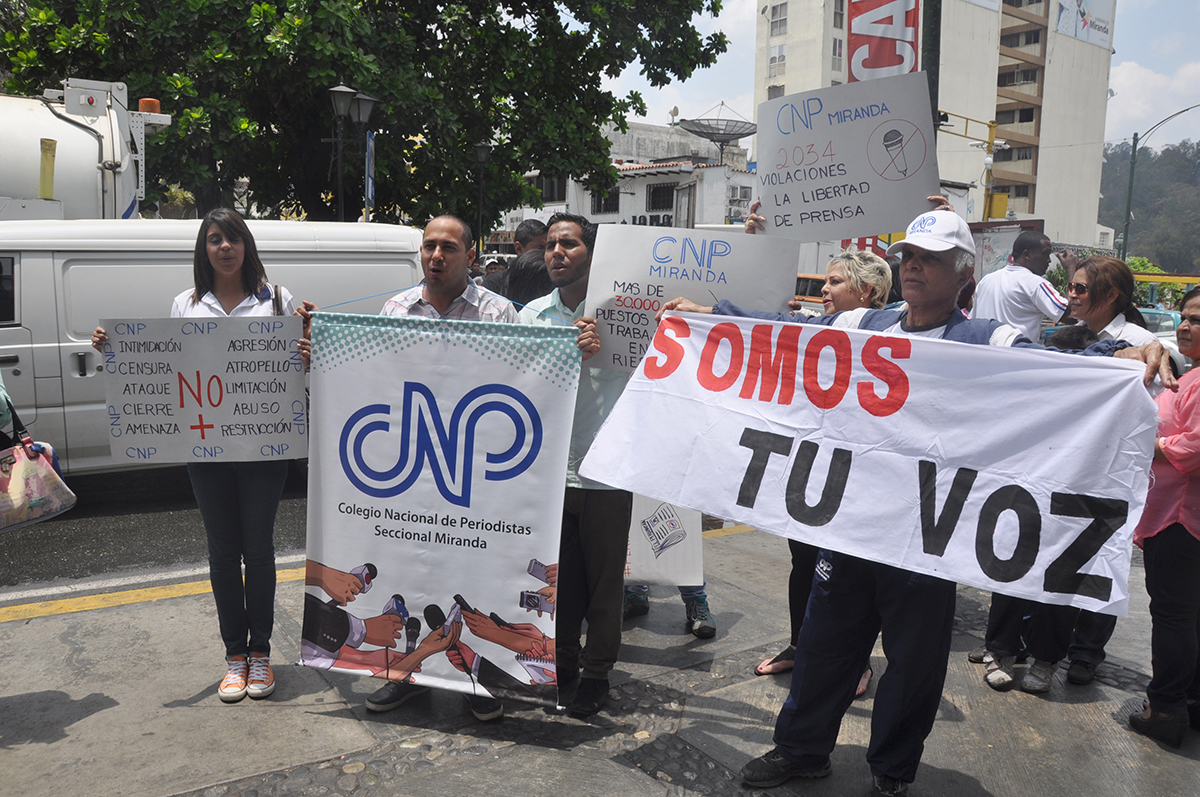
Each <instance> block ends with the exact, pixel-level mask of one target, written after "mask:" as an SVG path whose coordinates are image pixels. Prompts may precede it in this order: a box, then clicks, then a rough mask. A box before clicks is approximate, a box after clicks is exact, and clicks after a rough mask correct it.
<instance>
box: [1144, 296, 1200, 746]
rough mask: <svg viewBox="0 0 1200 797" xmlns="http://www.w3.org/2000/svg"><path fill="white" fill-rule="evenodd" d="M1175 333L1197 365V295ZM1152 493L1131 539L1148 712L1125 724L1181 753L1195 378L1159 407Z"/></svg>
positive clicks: (1196, 496)
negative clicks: (1144, 597)
mask: <svg viewBox="0 0 1200 797" xmlns="http://www.w3.org/2000/svg"><path fill="white" fill-rule="evenodd" d="M1180 314H1181V315H1182V318H1181V320H1180V323H1179V327H1178V328H1177V329H1176V330H1175V340H1176V342H1177V343H1178V344H1179V351H1180V352H1182V353H1183V355H1184V356H1186V357H1191V358H1193V359H1196V358H1198V357H1200V288H1193V289H1192V290H1190V291H1188V293H1187V295H1185V296H1184V297H1183V303H1182V306H1181V310H1180ZM1157 401H1158V438H1157V439H1156V440H1155V442H1154V461H1153V464H1152V465H1151V475H1152V478H1151V481H1150V493H1149V494H1148V495H1147V496H1146V508H1145V510H1143V512H1142V519H1141V521H1140V522H1139V523H1138V525H1137V528H1136V529H1134V532H1133V541H1134V543H1135V544H1136V545H1138V546H1139V547H1140V548H1141V549H1142V551H1143V552H1144V554H1145V562H1146V592H1147V593H1148V594H1149V595H1150V622H1151V630H1150V654H1151V655H1150V658H1151V666H1152V670H1153V674H1152V677H1151V679H1150V685H1149V686H1148V687H1146V697H1147V705H1146V707H1145V710H1144V711H1142V712H1141V713H1139V714H1132V715H1130V717H1129V724H1130V725H1131V726H1132V727H1133V729H1134V730H1135V731H1137V732H1138V733H1141V734H1144V735H1146V736H1149V737H1150V738H1151V739H1157V740H1158V741H1160V742H1163V743H1165V744H1168V745H1170V746H1171V747H1176V748H1178V747H1179V746H1180V745H1181V744H1183V738H1184V735H1185V734H1186V733H1187V729H1188V726H1189V725H1190V726H1191V727H1192V729H1193V730H1197V731H1200V641H1198V640H1200V373H1198V372H1197V371H1195V370H1193V371H1189V372H1188V373H1186V374H1184V376H1183V378H1182V379H1180V380H1179V392H1178V393H1171V392H1168V391H1164V392H1163V393H1162V394H1161V395H1159V397H1158V399H1157Z"/></svg>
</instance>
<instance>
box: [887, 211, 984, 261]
mask: <svg viewBox="0 0 1200 797" xmlns="http://www.w3.org/2000/svg"><path fill="white" fill-rule="evenodd" d="M905 244H912V245H913V246H919V247H921V248H922V249H926V250H928V251H930V252H945V251H946V250H947V249H962V250H963V251H965V252H970V253H971V255H972V256H974V255H975V238H974V237H973V236H972V235H971V228H970V227H968V226H967V223H966V222H965V221H963V218H962V217H961V216H959V215H958V214H957V213H955V212H954V211H952V210H934V211H931V212H929V213H922V214H921V215H920V216H917V217H916V218H915V219H913V220H912V223H911V224H909V225H908V230H907V231H905V233H904V240H902V241H896V243H894V244H892V245H891V246H889V247H888V250H887V253H888V254H889V255H894V254H896V253H897V252H899V251H900V250H901V249H903V248H904V245H905Z"/></svg>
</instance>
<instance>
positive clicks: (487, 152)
mask: <svg viewBox="0 0 1200 797" xmlns="http://www.w3.org/2000/svg"><path fill="white" fill-rule="evenodd" d="M491 154H492V145H491V143H490V142H488V141H480V142H479V143H478V144H476V145H475V161H476V162H477V163H478V164H479V232H478V233H477V234H478V235H479V248H478V249H477V250H476V251H477V252H478V253H480V254H482V253H483V167H484V166H485V165H486V164H487V162H488V158H489V157H491Z"/></svg>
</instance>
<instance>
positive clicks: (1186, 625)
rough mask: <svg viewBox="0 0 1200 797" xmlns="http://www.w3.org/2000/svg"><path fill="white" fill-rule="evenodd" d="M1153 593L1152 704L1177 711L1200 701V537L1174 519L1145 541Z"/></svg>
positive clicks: (1148, 583)
mask: <svg viewBox="0 0 1200 797" xmlns="http://www.w3.org/2000/svg"><path fill="white" fill-rule="evenodd" d="M1142 551H1143V552H1144V553H1145V555H1146V592H1148V593H1149V594H1150V622H1151V625H1150V656H1151V666H1152V667H1153V672H1154V674H1153V677H1151V679H1150V686H1148V687H1147V688H1146V696H1147V697H1149V698H1150V707H1151V708H1153V709H1154V710H1155V711H1161V712H1165V713H1168V714H1176V713H1179V712H1183V711H1186V710H1187V701H1188V700H1189V699H1191V700H1197V699H1200V540H1197V539H1196V538H1195V537H1193V536H1192V535H1191V534H1190V533H1189V532H1188V530H1187V529H1185V528H1184V527H1183V526H1181V525H1180V524H1178V523H1174V524H1172V525H1170V526H1168V527H1167V528H1165V529H1163V530H1162V531H1160V532H1159V533H1158V534H1155V535H1154V536H1153V537H1147V538H1146V539H1145V540H1144V541H1143V542H1142Z"/></svg>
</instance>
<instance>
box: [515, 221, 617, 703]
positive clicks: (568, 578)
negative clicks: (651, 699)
mask: <svg viewBox="0 0 1200 797" xmlns="http://www.w3.org/2000/svg"><path fill="white" fill-rule="evenodd" d="M548 226H549V232H548V234H547V236H546V271H547V273H548V274H549V275H550V281H551V282H553V283H554V290H553V291H551V292H550V294H549V295H547V296H544V297H542V298H539V299H534V300H532V301H531V302H529V304H528V305H527V306H526V308H525V309H524V310H522V311H521V320H522V321H523V322H525V323H527V324H547V325H548V324H562V323H566V324H574V325H575V326H576V327H578V328H579V329H580V337H579V342H578V345H579V348H580V349H581V350H582V351H583V353H584V358H585V359H587V358H588V357H591V356H593V355H594V354H595V353H596V352H598V351H599V350H600V343H599V338H598V336H597V335H596V332H595V320H594V319H592V318H589V317H585V316H584V315H583V311H584V304H583V300H584V298H585V297H586V296H587V288H588V277H589V274H590V271H591V265H592V251H593V248H594V246H595V243H596V225H594V224H592V223H591V222H590V221H588V220H587V219H586V218H584V217H583V216H576V215H572V214H569V213H555V214H554V215H553V216H551V217H550V221H549V225H548ZM628 381H629V374H626V373H622V372H620V371H611V370H606V369H603V368H592V367H590V366H587V365H585V366H584V367H583V369H582V371H581V373H580V376H579V392H578V394H577V398H576V401H575V420H574V425H573V426H572V429H571V446H570V452H569V454H568V457H567V473H566V495H565V497H564V500H563V525H562V539H561V542H560V543H559V560H558V617H557V618H556V629H557V630H556V633H555V636H556V639H557V651H556V652H557V658H558V682H559V688H560V689H562V688H563V687H569V686H570V685H571V684H572V683H574V682H575V680H576V679H578V687H577V688H576V689H575V693H574V695H573V696H571V697H570V698H569V699H568V700H567V702H566V707H567V711H568V713H570V714H571V716H574V717H581V718H582V717H588V716H591V715H592V714H595V713H596V712H598V711H600V710H601V709H602V708H604V706H605V704H606V703H607V702H608V688H609V683H608V674H609V672H611V671H612V668H613V665H615V664H616V662H617V654H618V653H619V652H620V649H621V612H622V602H621V598H622V594H623V586H624V571H625V555H626V552H627V550H628V546H629V519H630V515H631V512H632V508H633V496H632V495H631V494H630V493H629V492H627V491H625V490H616V489H613V488H612V487H609V486H608V485H606V484H600V483H599V482H594V481H591V480H590V479H585V478H583V477H582V476H580V475H579V465H580V463H582V462H583V458H584V456H586V455H587V452H588V449H589V448H590V447H591V445H592V441H593V440H594V439H595V437H596V433H597V432H598V431H599V430H600V426H601V424H602V423H603V422H604V419H605V418H607V417H608V414H609V412H611V411H612V408H613V406H614V405H615V404H616V402H617V399H618V398H619V397H620V395H621V392H622V391H623V390H624V389H625V384H626V383H627V382H628ZM585 618H586V620H587V642H586V644H583V645H581V644H580V639H581V637H582V632H583V621H584V619H585ZM581 670H582V673H581Z"/></svg>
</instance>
